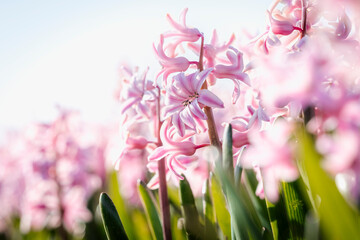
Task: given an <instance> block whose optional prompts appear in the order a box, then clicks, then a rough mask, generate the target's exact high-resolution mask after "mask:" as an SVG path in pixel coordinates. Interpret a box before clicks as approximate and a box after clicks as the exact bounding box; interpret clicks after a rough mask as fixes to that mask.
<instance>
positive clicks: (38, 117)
mask: <svg viewBox="0 0 360 240" xmlns="http://www.w3.org/2000/svg"><path fill="white" fill-rule="evenodd" d="M270 2H271V1H270V0H237V1H225V0H224V1H194V0H192V1H145V0H144V1H124V0H117V1H116V0H104V1H99V0H98V1H94V0H86V1H85V0H81V1H80V0H62V1H55V0H42V1H40V0H38V1H36V0H35V1H26V0H23V1H18V0H11V1H10V0H9V1H0V33H1V34H0V134H2V133H3V132H4V130H5V129H7V128H9V127H21V126H23V125H26V124H27V123H28V122H31V121H47V120H50V119H51V118H53V117H54V116H55V114H56V111H55V108H54V106H55V104H60V105H62V106H65V107H69V108H73V109H77V110H80V111H81V112H82V113H83V115H84V116H85V118H87V119H93V120H95V121H99V120H100V121H101V120H109V119H111V118H113V117H114V115H113V114H114V112H116V107H117V106H116V105H115V104H114V103H113V99H112V91H113V90H114V87H115V85H116V80H117V67H118V66H119V64H120V62H123V61H129V62H131V63H133V64H134V65H139V66H140V67H143V68H146V66H150V67H151V69H152V71H151V72H156V71H157V70H159V69H160V68H159V66H158V64H157V62H156V59H155V57H154V55H153V51H152V43H153V42H154V41H157V40H158V36H159V34H160V33H161V32H163V31H164V30H167V29H169V25H168V23H167V22H166V20H165V16H166V13H170V14H171V15H172V16H173V17H174V18H176V19H177V18H178V15H179V14H180V12H181V11H182V10H183V9H184V8H185V7H188V8H189V11H188V19H187V21H188V24H189V25H191V26H194V27H197V28H199V29H200V30H201V31H202V32H204V33H205V35H206V36H208V38H209V37H210V34H211V31H212V29H213V28H216V29H217V30H218V33H219V34H220V38H221V39H223V40H224V41H225V40H226V39H227V38H228V37H229V35H230V33H231V32H235V33H236V32H240V30H241V28H244V27H245V28H248V29H252V30H255V29H257V28H261V27H262V26H263V24H264V23H265V14H264V13H265V11H266V8H267V7H268V5H269V4H270ZM151 72H150V73H151ZM150 77H151V76H150Z"/></svg>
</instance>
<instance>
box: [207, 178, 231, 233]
mask: <svg viewBox="0 0 360 240" xmlns="http://www.w3.org/2000/svg"><path fill="white" fill-rule="evenodd" d="M210 192H211V198H212V200H213V205H214V209H215V217H216V220H217V223H218V224H219V227H220V229H221V231H222V233H223V234H224V235H225V237H226V238H227V239H231V227H230V226H231V225H230V214H229V211H228V209H227V208H226V206H227V203H226V200H225V195H224V193H223V191H222V189H221V186H220V183H219V181H218V180H217V179H216V177H215V176H214V175H213V174H212V173H211V174H210Z"/></svg>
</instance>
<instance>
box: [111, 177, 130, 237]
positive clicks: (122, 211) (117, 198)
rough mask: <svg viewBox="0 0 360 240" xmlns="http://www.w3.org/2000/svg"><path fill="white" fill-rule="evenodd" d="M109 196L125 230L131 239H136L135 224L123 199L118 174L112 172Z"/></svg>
mask: <svg viewBox="0 0 360 240" xmlns="http://www.w3.org/2000/svg"><path fill="white" fill-rule="evenodd" d="M108 179H109V182H108V189H109V196H110V197H111V199H112V200H113V202H114V205H115V207H116V209H117V211H118V213H119V216H120V219H121V221H122V224H123V226H124V228H125V231H126V233H127V235H128V237H129V238H130V239H136V234H135V230H134V224H133V221H132V219H131V212H130V209H129V207H128V206H127V205H126V203H125V201H124V199H123V197H122V196H121V194H120V186H119V182H118V178H117V172H116V171H112V172H111V173H110V174H109V177H108Z"/></svg>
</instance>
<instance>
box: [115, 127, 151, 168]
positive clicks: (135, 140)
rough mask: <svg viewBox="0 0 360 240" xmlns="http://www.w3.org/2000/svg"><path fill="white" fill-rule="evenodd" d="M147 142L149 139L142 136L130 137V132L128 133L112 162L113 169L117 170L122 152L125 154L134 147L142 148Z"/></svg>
mask: <svg viewBox="0 0 360 240" xmlns="http://www.w3.org/2000/svg"><path fill="white" fill-rule="evenodd" d="M148 143H149V141H148V140H147V139H146V138H145V137H142V136H137V137H130V133H128V134H127V136H126V138H125V140H124V146H123V148H122V150H121V153H120V156H119V157H118V158H117V160H116V162H115V164H114V166H115V170H119V165H120V162H121V161H122V159H123V158H124V154H126V153H127V152H128V151H131V150H135V149H138V150H144V149H145V148H146V146H147V145H148Z"/></svg>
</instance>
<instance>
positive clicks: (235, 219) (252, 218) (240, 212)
mask: <svg viewBox="0 0 360 240" xmlns="http://www.w3.org/2000/svg"><path fill="white" fill-rule="evenodd" d="M222 147H223V148H222V153H223V155H222V157H223V161H222V162H223V164H222V167H221V166H220V164H218V163H217V164H216V165H217V167H216V170H217V173H218V174H219V177H220V180H221V182H222V186H223V189H224V192H225V195H226V197H227V200H228V203H229V209H230V216H231V227H232V237H233V238H234V237H236V238H237V239H242V238H246V237H247V235H248V233H247V231H248V230H247V229H246V228H244V226H245V225H244V223H246V224H247V225H248V226H249V234H250V236H252V237H256V236H261V231H259V229H260V230H261V229H262V226H261V223H260V220H259V218H258V216H257V213H256V210H255V208H254V206H253V204H252V202H251V199H250V197H249V195H248V193H247V191H246V190H245V188H244V186H243V185H241V184H238V183H235V179H234V158H233V150H232V148H233V146H232V127H231V124H228V125H227V126H226V127H225V130H224V137H223V145H222ZM238 171H240V170H238ZM236 175H237V177H239V175H240V173H237V174H236ZM236 186H238V187H236ZM238 198H239V199H240V201H241V203H240V204H239V202H238V201H237V199H238ZM253 224H254V225H253Z"/></svg>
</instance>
